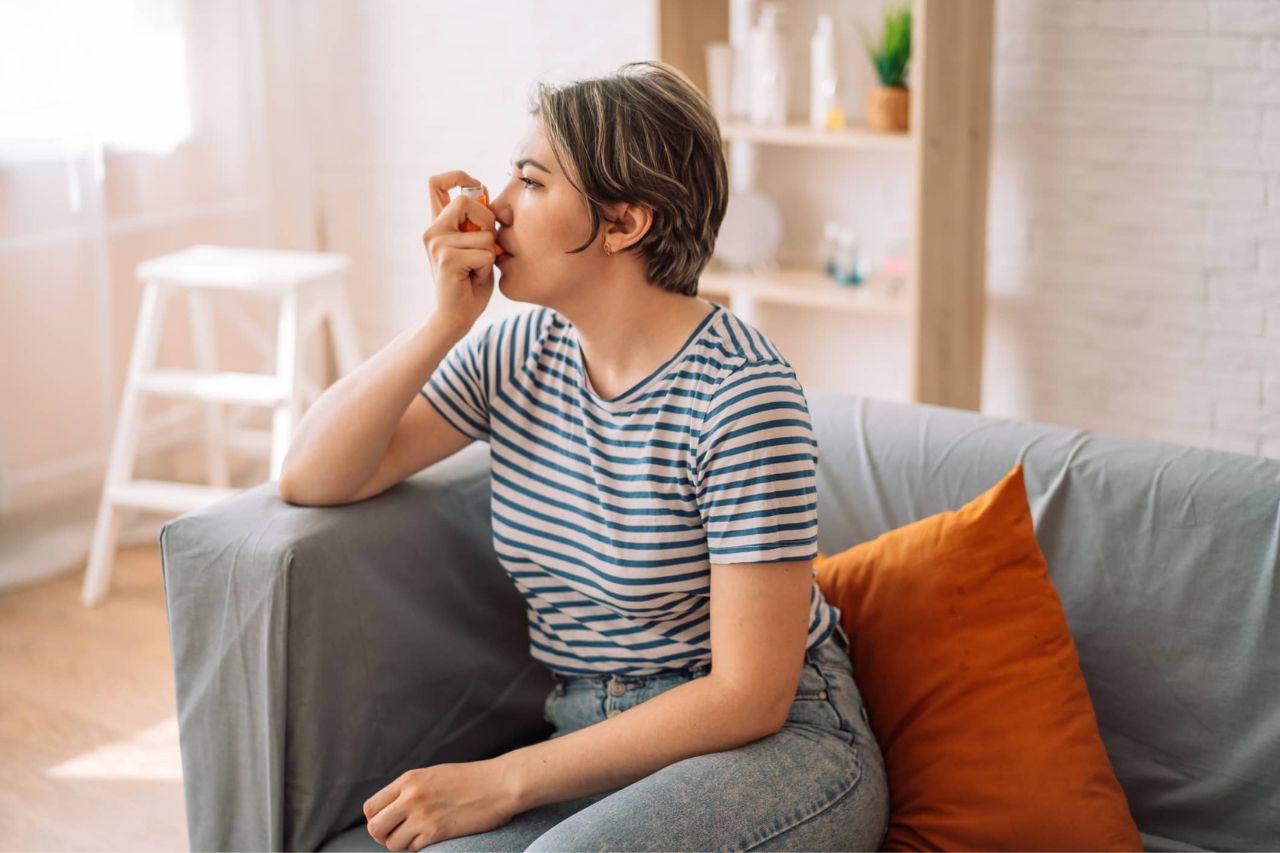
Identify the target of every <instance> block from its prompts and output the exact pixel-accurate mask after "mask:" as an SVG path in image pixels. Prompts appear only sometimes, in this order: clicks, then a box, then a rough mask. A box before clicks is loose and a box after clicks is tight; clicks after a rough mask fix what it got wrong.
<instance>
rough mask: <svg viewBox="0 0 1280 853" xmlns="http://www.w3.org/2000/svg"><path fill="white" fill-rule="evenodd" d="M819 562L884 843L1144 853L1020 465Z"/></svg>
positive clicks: (908, 847)
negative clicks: (849, 670) (943, 508)
mask: <svg viewBox="0 0 1280 853" xmlns="http://www.w3.org/2000/svg"><path fill="white" fill-rule="evenodd" d="M815 568H816V570H817V573H818V583H819V586H820V587H821V589H822V591H823V593H824V595H826V597H827V599H828V600H829V601H831V602H832V603H834V604H836V605H837V606H838V607H839V608H840V609H841V623H842V625H843V627H844V629H845V631H846V633H847V634H848V635H849V637H850V639H851V649H850V656H851V658H852V659H853V668H854V675H855V677H856V680H857V682H858V686H859V688H860V689H861V691H862V695H863V699H864V702H865V704H866V707H867V711H868V714H869V717H870V721H871V726H872V729H873V730H874V731H875V733H876V738H877V740H878V741H879V743H880V746H881V749H882V750H883V752H884V756H885V764H886V768H887V770H888V775H889V788H890V799H891V814H890V821H889V829H888V832H887V834H886V836H885V840H884V845H883V846H884V849H888V850H911V849H969V850H1008V849H1018V850H1048V849H1073V850H1141V849H1142V843H1141V840H1140V839H1139V836H1138V830H1137V827H1136V826H1135V825H1134V822H1133V819H1132V817H1131V815H1130V813H1129V809H1128V805H1127V803H1126V800H1125V795H1124V792H1123V790H1122V789H1121V788H1120V785H1119V783H1118V782H1117V781H1116V778H1115V775H1114V773H1113V772H1112V768H1111V764H1110V761H1109V760H1108V757H1107V753H1106V749H1105V747H1104V746H1103V743H1102V740H1101V738H1100V736H1099V734H1098V727H1097V721H1096V719H1095V717H1094V713H1093V706H1092V704H1091V702H1090V699H1089V692H1088V688H1087V686H1086V684H1085V681H1084V677H1083V674H1082V673H1081V671H1080V666H1079V661H1078V659H1077V655H1076V649H1075V644H1074V642H1073V640H1072V637H1071V633H1070V631H1069V629H1068V626H1067V621H1066V616H1065V614H1064V612H1063V608H1062V603H1061V601H1060V600H1059V598H1058V594H1057V591H1056V590H1055V588H1054V586H1053V583H1052V582H1051V581H1050V579H1049V576H1048V567H1047V565H1046V563H1045V559H1044V556H1043V555H1042V554H1041V552H1040V548H1039V545H1038V544H1037V542H1036V537H1035V530H1034V528H1033V525H1032V518H1031V512H1030V508H1029V506H1028V504H1027V495H1026V488H1025V484H1024V481H1023V472H1022V466H1021V464H1019V465H1015V466H1014V468H1013V469H1012V470H1011V471H1010V472H1009V473H1008V474H1007V475H1006V476H1005V477H1004V478H1003V479H1002V480H1001V481H1000V482H999V483H997V484H996V485H995V486H994V487H993V488H991V489H990V490H988V491H987V492H986V493H985V494H983V495H981V496H979V497H978V498H976V499H974V500H973V501H972V502H970V503H969V504H967V505H966V506H964V507H962V508H960V509H958V510H952V511H947V512H943V513H940V514H937V515H933V516H930V517H927V518H924V519H922V520H920V521H917V522H914V523H912V524H908V525H906V526H904V527H901V528H898V529H896V530H891V531H889V532H887V533H885V534H883V535H882V536H880V537H879V538H877V539H874V540H872V541H870V542H865V543H862V544H860V545H857V546H855V547H853V548H850V549H848V550H847V551H844V552H841V553H839V554H834V555H832V556H830V557H827V556H825V555H823V554H819V557H818V560H817V562H816V565H815Z"/></svg>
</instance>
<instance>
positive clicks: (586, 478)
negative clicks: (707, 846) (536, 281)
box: [421, 303, 840, 675]
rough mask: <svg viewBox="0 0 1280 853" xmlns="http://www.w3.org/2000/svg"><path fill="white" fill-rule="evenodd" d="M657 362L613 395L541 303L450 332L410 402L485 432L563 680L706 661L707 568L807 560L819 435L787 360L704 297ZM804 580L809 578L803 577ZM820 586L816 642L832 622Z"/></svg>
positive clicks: (502, 533) (543, 637)
mask: <svg viewBox="0 0 1280 853" xmlns="http://www.w3.org/2000/svg"><path fill="white" fill-rule="evenodd" d="M712 305H713V307H712V310H711V312H710V313H709V314H708V315H707V316H706V317H705V318H704V319H703V320H702V322H701V323H700V324H699V326H698V328H697V329H695V330H694V332H693V334H691V335H690V336H689V339H688V340H687V341H685V343H684V345H683V346H682V347H681V348H680V350H679V352H677V353H676V354H675V355H674V356H672V358H671V359H669V360H668V361H667V363H665V364H663V365H662V366H661V367H659V368H658V369H657V370H655V371H654V372H653V373H651V374H650V375H649V376H648V377H646V378H645V379H642V380H641V381H640V382H637V383H636V384H635V385H634V386H632V388H631V389H630V390H628V391H626V392H624V393H622V394H620V395H618V396H617V397H615V398H613V399H611V400H606V399H604V398H602V397H600V396H599V395H598V394H597V393H596V392H595V389H593V388H592V387H591V383H590V381H589V379H588V377H587V373H586V370H585V368H584V367H583V362H582V353H581V350H580V348H579V345H578V340H577V335H576V330H575V329H574V327H573V324H572V323H570V322H569V321H568V320H567V319H566V318H564V317H563V316H561V315H560V314H558V313H556V312H555V311H553V310H551V309H549V308H543V307H539V308H534V309H531V310H527V311H524V312H523V313H520V314H517V315H515V316H513V317H508V318H506V319H505V320H501V321H499V322H496V323H493V324H491V325H489V326H488V327H486V328H484V329H482V330H479V331H478V332H473V333H471V334H470V335H468V336H467V337H465V338H463V339H462V340H461V341H459V342H458V343H457V344H456V345H455V346H454V347H453V348H452V349H451V350H450V351H449V353H448V354H447V355H446V356H445V358H444V360H443V361H441V363H440V366H439V368H438V369H437V370H436V371H435V373H434V374H433V375H432V377H431V379H430V381H429V382H428V383H427V384H426V385H425V386H424V387H423V388H422V391H421V393H422V395H423V396H424V397H426V398H427V400H428V401H429V402H430V403H431V404H432V405H433V406H435V408H436V409H437V410H438V411H439V412H440V414H441V415H442V416H443V417H444V418H445V420H447V421H448V422H449V423H451V424H453V425H454V426H455V427H457V428H458V429H459V430H460V431H462V432H463V433H464V434H466V435H468V436H470V437H471V438H473V439H477V440H481V441H487V442H488V443H489V449H490V465H491V476H492V487H493V488H492V502H491V509H492V523H493V538H494V548H495V550H496V553H497V556H498V559H499V561H500V562H501V563H502V565H503V566H504V567H505V569H506V570H507V572H508V574H509V575H510V576H511V579H512V580H513V581H514V583H515V585H516V588H517V589H519V590H520V592H521V594H523V596H524V598H525V602H526V607H527V615H528V622H529V645H530V652H531V654H532V655H533V657H534V658H535V659H537V660H538V661H540V662H542V663H543V664H545V665H546V666H547V667H548V668H549V669H551V670H552V671H554V672H557V673H561V674H564V675H598V674H601V673H614V674H619V675H651V674H656V673H660V672H664V671H670V670H678V669H684V668H686V667H689V666H692V665H693V664H695V663H703V662H706V661H709V660H710V659H711V610H710V592H711V564H712V563H715V564H722V563H756V562H775V561H783V560H808V559H811V558H813V557H815V556H816V555H817V551H818V548H817V542H818V505H817V462H818V445H817V441H816V439H815V438H814V433H813V429H812V426H811V423H810V419H809V407H808V402H807V400H806V399H805V396H804V391H803V389H802V388H801V386H800V383H799V382H798V381H797V379H796V376H795V371H794V370H793V369H792V367H791V364H790V363H789V362H788V361H787V360H786V359H785V358H783V357H782V355H781V354H780V353H779V352H778V350H777V349H776V348H774V346H773V345H772V344H771V343H770V342H769V341H768V340H766V339H765V337H764V336H763V335H762V334H761V333H760V332H759V331H757V330H756V329H754V328H753V327H751V326H749V325H747V324H746V323H744V322H743V321H742V320H740V319H739V318H738V317H736V316H735V315H734V314H733V312H731V311H729V310H728V309H726V308H724V307H723V306H720V305H718V304H715V303H712ZM815 578H816V571H815ZM839 618H840V610H839V609H838V608H837V607H835V606H834V605H832V604H830V603H828V602H827V600H826V599H825V598H824V597H823V595H822V591H821V590H820V589H819V588H818V585H817V582H816V580H815V582H814V584H813V587H812V592H811V594H810V606H809V641H808V646H807V648H813V647H815V646H817V645H818V644H819V643H820V642H822V641H823V640H825V639H826V638H827V637H828V635H829V634H830V633H831V631H832V630H833V628H834V626H835V625H836V624H837V623H838V621H839Z"/></svg>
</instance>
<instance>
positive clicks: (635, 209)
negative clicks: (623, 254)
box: [605, 202, 653, 250]
mask: <svg viewBox="0 0 1280 853" xmlns="http://www.w3.org/2000/svg"><path fill="white" fill-rule="evenodd" d="M608 213H609V215H610V216H611V217H613V219H612V220H611V221H609V222H608V223H607V224H606V226H605V234H606V235H608V236H609V237H611V238H613V237H617V238H618V239H617V240H616V241H615V240H612V239H611V240H610V242H611V243H614V244H615V245H616V246H617V249H619V250H621V249H625V248H626V247H627V246H631V245H634V244H635V243H638V242H639V241H640V238H641V237H643V236H644V235H645V232H647V231H648V230H649V226H650V225H652V224H653V209H652V208H650V207H646V206H644V205H640V204H630V203H627V202H620V203H618V204H615V205H613V206H612V207H611V208H609V209H608Z"/></svg>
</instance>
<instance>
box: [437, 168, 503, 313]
mask: <svg viewBox="0 0 1280 853" xmlns="http://www.w3.org/2000/svg"><path fill="white" fill-rule="evenodd" d="M461 186H468V187H478V186H480V182H479V181H478V180H476V179H475V178H473V177H471V176H470V175H468V174H467V173H466V172H463V171H455V172H444V173H443V174H439V175H433V176H432V177H431V180H430V187H431V216H432V218H433V221H432V223H431V225H430V226H429V227H428V228H427V230H426V232H425V233H424V234H423V235H422V244H423V245H424V246H425V247H426V249H427V257H428V258H429V259H430V261H431V274H432V276H433V277H434V278H435V282H436V309H435V315H436V317H438V318H439V319H440V320H442V321H443V322H445V323H448V324H450V325H452V326H454V327H456V328H459V329H461V330H462V331H463V332H464V333H465V332H466V331H467V330H469V329H470V328H471V327H472V325H474V324H475V321H476V319H477V318H478V317H479V316H480V315H481V314H482V313H484V309H485V306H486V305H488V304H489V298H490V297H492V296H493V265H494V261H495V260H496V259H497V255H496V252H497V249H496V248H494V241H495V239H496V238H495V236H494V222H495V217H494V215H493V211H491V210H489V208H487V207H485V206H484V205H483V204H480V203H479V202H477V201H475V200H474V199H470V198H467V197H466V196H465V195H463V194H461V193H459V194H458V196H457V198H455V199H453V200H452V201H450V200H449V190H451V189H453V188H454V187H461ZM468 219H470V220H471V221H472V222H474V223H475V224H476V225H479V226H480V230H479V231H463V230H462V223H463V222H465V221H466V220H468Z"/></svg>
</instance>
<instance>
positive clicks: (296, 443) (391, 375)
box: [279, 315, 471, 506]
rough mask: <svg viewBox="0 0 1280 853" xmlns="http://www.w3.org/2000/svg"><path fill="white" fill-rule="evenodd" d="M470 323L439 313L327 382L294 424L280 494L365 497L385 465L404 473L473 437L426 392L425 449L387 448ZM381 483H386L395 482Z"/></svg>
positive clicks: (298, 499)
mask: <svg viewBox="0 0 1280 853" xmlns="http://www.w3.org/2000/svg"><path fill="white" fill-rule="evenodd" d="M466 331H467V329H466V328H463V327H461V326H458V325H454V324H451V323H449V322H447V321H446V320H444V319H442V318H440V317H438V316H434V315H433V316H432V317H430V318H429V319H428V320H427V321H426V322H425V323H423V324H422V325H420V326H418V327H417V328H415V329H410V330H408V331H406V332H403V333H401V334H400V335H399V336H397V337H396V338H395V339H394V340H392V341H391V342H390V343H389V344H387V345H386V346H385V347H383V348H382V349H381V350H380V351H379V352H378V353H377V354H375V355H374V356H373V357H372V358H370V359H369V360H368V361H366V362H365V363H364V364H362V365H360V367H359V368H357V369H356V370H354V371H352V372H351V373H349V374H347V375H346V376H344V377H342V378H341V379H339V380H338V381H337V382H335V383H334V384H333V385H332V386H330V387H329V388H328V389H326V390H325V392H324V393H323V394H322V395H320V398H319V399H317V400H316V401H315V403H314V404H313V405H312V406H311V407H310V408H309V409H308V410H307V412H306V414H305V415H303V417H302V420H301V421H300V422H299V423H298V426H297V428H296V429H295V431H294V434H293V439H292V441H291V442H290V444H289V452H288V453H287V454H286V455H285V459H284V466H283V469H282V471H281V474H280V483H279V489H280V497H282V498H283V499H284V500H286V501H288V502H289V503H294V504H303V505H310V506H331V505H334V504H342V503H349V502H351V501H353V500H360V499H361V498H363V497H365V495H362V494H361V492H362V490H363V489H364V487H365V486H366V485H367V484H370V483H371V481H372V480H374V479H375V475H377V474H379V473H384V471H383V470H380V469H384V468H397V469H401V470H403V473H400V474H399V476H400V477H401V478H402V477H404V476H408V475H409V474H410V473H413V471H414V470H421V469H422V468H425V467H427V466H428V465H431V464H433V463H434V462H436V461H439V460H438V459H433V458H431V457H432V456H439V458H440V459H443V458H444V457H445V456H448V455H451V454H452V453H453V452H455V451H456V450H458V449H461V447H463V446H465V445H466V444H468V443H470V441H471V439H470V438H468V437H466V436H464V435H462V433H460V432H458V431H457V430H456V429H455V428H454V427H452V426H451V425H449V424H448V422H447V421H445V420H444V419H443V418H441V417H439V414H438V413H437V412H436V411H435V409H432V408H431V406H430V404H428V403H427V402H426V400H423V401H422V405H423V406H425V407H426V408H427V409H430V410H431V412H430V413H431V414H432V415H435V416H436V417H435V418H432V419H431V420H433V421H434V423H433V424H431V425H430V426H431V427H433V428H432V429H431V430H430V434H426V433H427V431H426V430H422V432H423V433H424V434H421V435H415V436H411V437H410V438H411V439H412V445H413V447H414V448H416V449H417V450H418V453H416V454H415V455H414V457H413V458H409V457H407V456H406V455H405V454H403V453H402V454H401V455H400V457H399V458H395V456H394V455H393V454H392V453H389V452H388V451H389V450H390V449H391V445H392V439H393V438H394V437H395V436H396V433H397V431H398V428H399V427H400V425H401V423H402V421H407V420H408V413H409V411H410V406H411V405H412V404H413V402H414V398H415V397H416V396H418V392H419V391H420V390H421V389H422V387H423V386H424V385H425V384H426V383H427V380H429V379H430V378H431V376H432V374H433V373H435V370H436V367H437V366H438V365H439V364H440V362H441V360H443V359H444V357H445V355H447V354H448V352H449V350H450V349H451V348H452V347H453V346H454V344H456V343H457V342H458V341H459V340H461V339H462V338H463V337H464V335H465V334H466ZM419 420H420V419H419ZM417 425H418V426H423V425H422V424H417ZM401 445H402V447H403V446H404V442H401ZM384 463H385V465H384ZM413 466H416V467H413ZM408 468H412V470H408ZM397 473H399V472H398V471H397ZM397 481H398V480H397ZM378 485H380V486H381V488H380V489H379V491H381V490H383V489H386V488H389V487H390V486H392V485H394V483H393V482H387V483H385V484H381V483H380V484H378Z"/></svg>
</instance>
